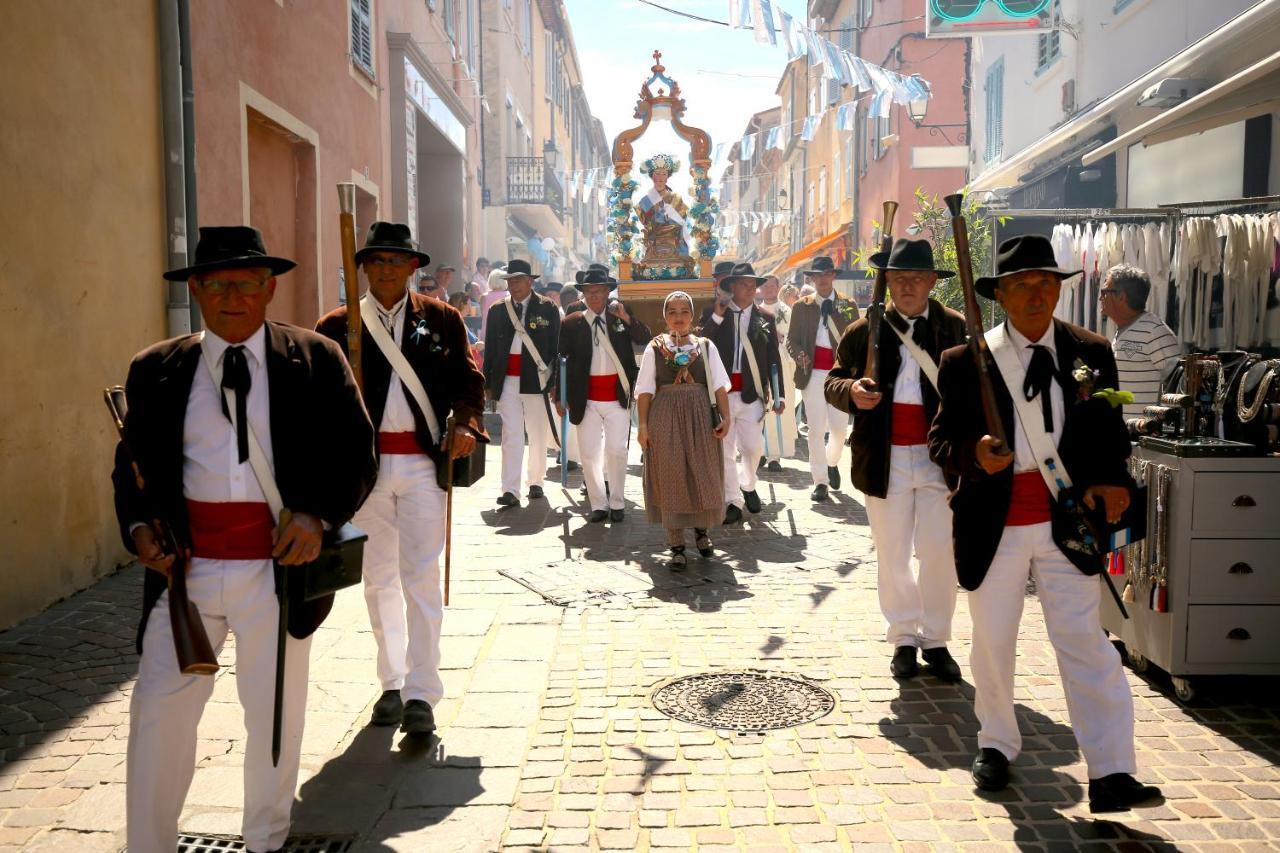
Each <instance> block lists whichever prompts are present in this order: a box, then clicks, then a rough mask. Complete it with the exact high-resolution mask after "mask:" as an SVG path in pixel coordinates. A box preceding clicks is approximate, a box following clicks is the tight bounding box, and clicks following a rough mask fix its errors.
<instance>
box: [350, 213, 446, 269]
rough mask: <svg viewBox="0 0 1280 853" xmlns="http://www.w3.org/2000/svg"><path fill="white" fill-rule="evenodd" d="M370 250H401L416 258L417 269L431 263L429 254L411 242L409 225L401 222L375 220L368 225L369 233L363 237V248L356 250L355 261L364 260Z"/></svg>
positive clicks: (411, 235)
mask: <svg viewBox="0 0 1280 853" xmlns="http://www.w3.org/2000/svg"><path fill="white" fill-rule="evenodd" d="M370 252H401V253H403V254H406V255H412V256H413V257H415V258H417V259H418V269H424V268H425V267H426V266H427V264H429V263H431V256H430V255H428V254H427V253H426V252H419V251H418V246H417V244H416V243H414V242H413V234H412V233H411V232H410V231H409V226H408V225H405V224H404V223H403V222H375V223H373V224H372V225H370V226H369V234H368V236H366V237H365V238H364V248H362V249H361V250H360V251H358V252H356V263H357V264H358V263H360V262H361V261H362V260H364V256H365V255H367V254H369V253H370Z"/></svg>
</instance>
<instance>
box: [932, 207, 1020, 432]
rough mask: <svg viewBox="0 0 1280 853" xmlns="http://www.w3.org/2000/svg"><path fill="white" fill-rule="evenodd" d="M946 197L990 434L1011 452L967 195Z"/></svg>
mask: <svg viewBox="0 0 1280 853" xmlns="http://www.w3.org/2000/svg"><path fill="white" fill-rule="evenodd" d="M943 201H945V202H946V204H947V210H949V211H950V212H951V233H952V234H953V235H954V237H955V241H956V266H958V267H959V268H960V269H959V270H958V272H959V274H960V284H961V286H962V287H963V288H964V323H965V327H966V330H967V331H968V333H969V351H970V352H971V353H972V354H973V360H974V364H975V365H976V366H977V368H978V393H979V394H980V395H981V396H982V415H983V418H984V419H985V420H986V422H987V435H989V436H991V437H992V438H994V439H995V440H996V441H998V442H999V443H1000V446H999V450H998V452H999V453H1000V454H1001V455H1004V454H1006V453H1010V452H1012V451H1011V448H1010V447H1009V441H1008V439H1007V438H1006V436H1005V434H1004V422H1003V421H1002V420H1000V410H999V409H997V408H996V392H995V387H994V386H993V385H992V381H991V351H990V350H989V349H988V348H987V338H986V335H985V334H984V332H983V328H982V310H981V309H980V308H979V307H978V292H977V291H976V290H974V289H973V261H972V260H971V259H970V257H969V224H968V223H967V222H965V218H964V212H963V205H964V196H963V195H961V194H960V193H956V194H954V195H949V196H947V197H946V198H945V199H943Z"/></svg>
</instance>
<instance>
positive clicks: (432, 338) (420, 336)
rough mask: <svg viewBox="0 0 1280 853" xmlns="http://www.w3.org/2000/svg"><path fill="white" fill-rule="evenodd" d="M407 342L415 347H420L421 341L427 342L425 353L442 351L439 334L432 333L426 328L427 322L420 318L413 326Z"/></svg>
mask: <svg viewBox="0 0 1280 853" xmlns="http://www.w3.org/2000/svg"><path fill="white" fill-rule="evenodd" d="M409 340H410V341H412V342H413V344H414V345H415V346H421V345H422V342H423V341H429V342H430V343H429V344H428V345H427V352H441V351H443V350H444V347H443V346H442V345H441V343H440V333H439V332H433V331H431V329H429V328H427V321H426V320H424V319H422V318H421V317H419V318H418V320H417V322H416V323H414V324H413V333H412V334H411V335H410V336H409Z"/></svg>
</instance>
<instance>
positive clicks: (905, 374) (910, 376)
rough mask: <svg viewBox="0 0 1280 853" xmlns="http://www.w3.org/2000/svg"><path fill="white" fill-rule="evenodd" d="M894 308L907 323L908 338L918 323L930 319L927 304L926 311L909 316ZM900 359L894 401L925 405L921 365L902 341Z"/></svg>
mask: <svg viewBox="0 0 1280 853" xmlns="http://www.w3.org/2000/svg"><path fill="white" fill-rule="evenodd" d="M893 310H894V313H895V314H897V315H898V316H899V317H900V318H902V320H903V321H904V322H905V323H906V324H907V331H906V332H905V333H904V334H906V336H907V337H908V338H910V337H911V334H912V333H913V332H914V331H915V330H916V325H915V324H916V323H925V322H928V320H929V306H928V305H927V304H926V305H925V306H924V312H923V313H922V314H919V315H918V316H915V317H908V316H907V315H905V314H903V313H902V312H901V311H899V310H898V309H896V308H895V309H893ZM898 359H899V361H898V377H897V379H895V380H894V381H893V402H895V403H905V404H909V405H913V406H923V405H924V392H923V391H922V390H921V388H920V365H919V364H917V363H916V360H915V358H914V357H913V356H912V355H911V351H910V350H908V349H907V345H906V344H904V343H903V342H902V341H898Z"/></svg>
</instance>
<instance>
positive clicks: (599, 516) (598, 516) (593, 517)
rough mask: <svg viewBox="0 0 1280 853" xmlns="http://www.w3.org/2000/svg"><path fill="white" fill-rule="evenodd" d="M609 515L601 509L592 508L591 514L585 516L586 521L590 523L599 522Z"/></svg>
mask: <svg viewBox="0 0 1280 853" xmlns="http://www.w3.org/2000/svg"><path fill="white" fill-rule="evenodd" d="M608 517H609V513H608V512H606V511H605V510H602V509H593V510H591V514H590V515H588V516H587V521H589V522H591V523H592V524H599V523H600V522H602V521H604V520H605V519H606V518H608Z"/></svg>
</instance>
